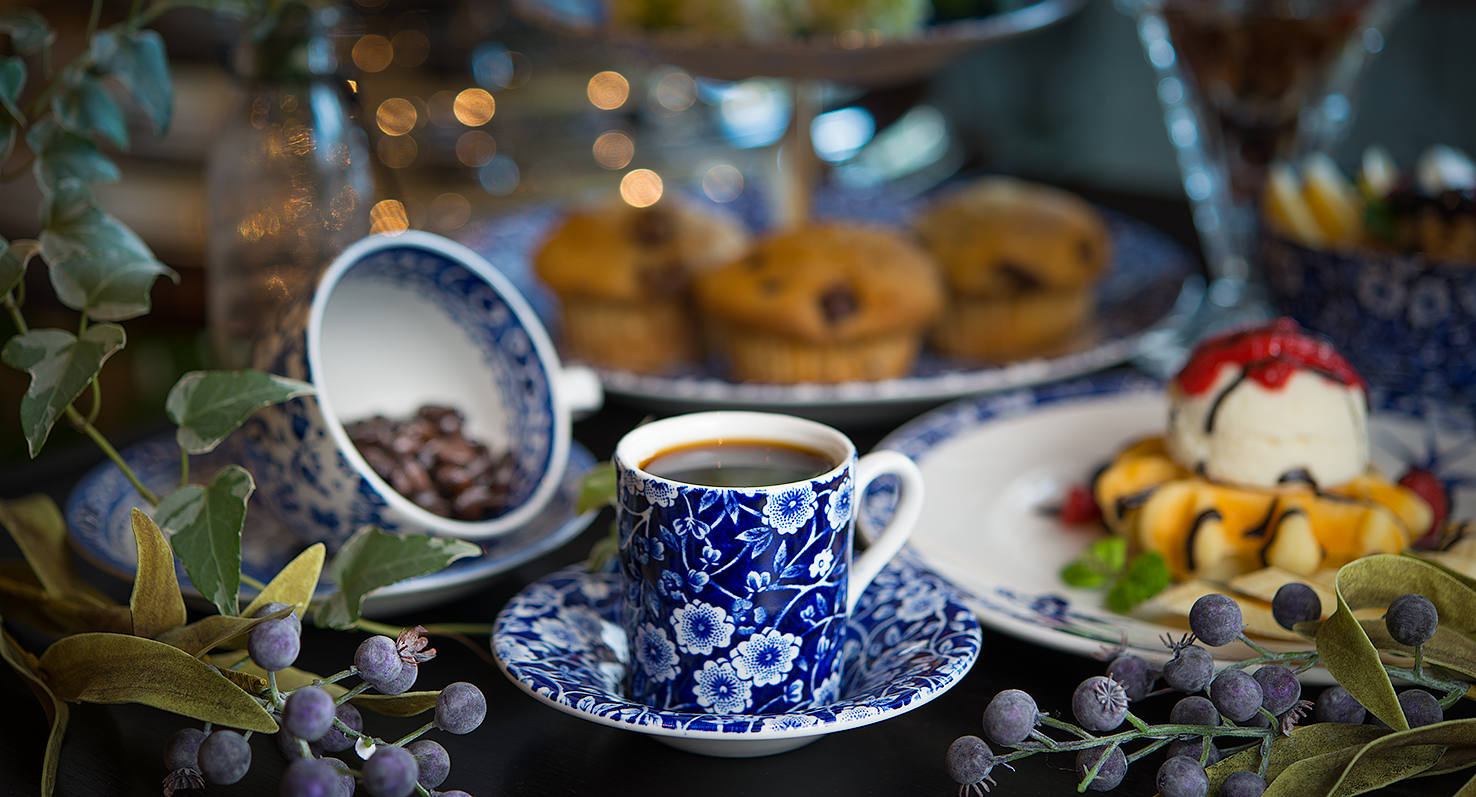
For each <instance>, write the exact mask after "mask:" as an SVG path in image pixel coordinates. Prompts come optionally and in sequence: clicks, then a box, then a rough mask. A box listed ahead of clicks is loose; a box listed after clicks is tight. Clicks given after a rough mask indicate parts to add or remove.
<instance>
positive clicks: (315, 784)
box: [278, 758, 352, 797]
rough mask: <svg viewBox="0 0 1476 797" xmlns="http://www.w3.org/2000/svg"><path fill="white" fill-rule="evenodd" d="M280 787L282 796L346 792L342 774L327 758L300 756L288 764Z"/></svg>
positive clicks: (333, 795)
mask: <svg viewBox="0 0 1476 797" xmlns="http://www.w3.org/2000/svg"><path fill="white" fill-rule="evenodd" d="M350 777H352V776H350ZM278 788H279V789H280V794H281V795H282V797H339V796H340V795H343V794H344V792H343V780H342V775H340V774H339V771H338V768H337V767H335V766H334V765H333V764H332V763H331V762H330V761H329V760H328V759H326V758H299V759H297V760H296V761H293V762H292V763H290V764H288V765H287V770H286V771H285V772H283V773H282V781H281V783H280V785H279V787H278Z"/></svg>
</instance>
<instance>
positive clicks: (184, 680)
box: [41, 634, 277, 733]
mask: <svg viewBox="0 0 1476 797" xmlns="http://www.w3.org/2000/svg"><path fill="white" fill-rule="evenodd" d="M41 672H42V673H44V674H45V675H46V679H47V683H48V684H50V686H51V688H52V689H53V690H55V691H56V694H57V696H58V697H61V698H62V699H63V700H73V701H79V702H84V703H140V704H142V705H145V706H153V707H154V708H161V709H164V710H165V711H172V712H174V713H175V714H182V715H184V716H186V717H192V718H194V719H197V720H203V721H205V722H213V723H215V724H217V725H223V726H225V727H228V728H241V729H243V730H248V731H257V732H259V733H276V732H277V723H276V722H274V721H273V720H272V715H271V714H269V713H267V710H266V709H265V708H262V706H261V704H260V703H257V702H256V700H254V699H253V698H252V697H251V696H250V695H248V694H246V693H245V692H243V691H242V690H241V688H240V687H238V686H236V685H235V684H234V683H232V682H231V681H230V680H228V679H227V678H226V677H225V676H223V675H221V674H220V673H219V672H217V671H216V669H215V668H214V667H212V666H210V665H209V664H206V663H205V662H203V661H200V660H199V659H197V658H195V657H194V656H191V655H190V654H188V653H185V652H184V651H182V650H180V649H179V648H176V647H174V646H172V645H166V644H164V643H163V642H156V641H154V640H152V639H144V638H143V637H137V636H128V635H127V634H76V635H74V636H69V637H64V638H62V639H59V640H57V641H56V642H54V643H53V644H52V645H51V647H49V648H47V649H46V652H45V653H43V654H42V655H41Z"/></svg>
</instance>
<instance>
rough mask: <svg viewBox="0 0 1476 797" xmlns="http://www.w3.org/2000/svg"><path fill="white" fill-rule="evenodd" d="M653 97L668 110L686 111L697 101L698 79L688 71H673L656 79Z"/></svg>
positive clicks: (652, 91) (652, 90)
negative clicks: (694, 78) (693, 77)
mask: <svg viewBox="0 0 1476 797" xmlns="http://www.w3.org/2000/svg"><path fill="white" fill-rule="evenodd" d="M651 99H653V100H655V102H656V104H657V105H660V106H661V107H662V108H665V109H666V110H668V111H685V110H687V109H688V108H691V107H692V104H693V103H695V102H697V81H695V80H693V79H692V76H691V75H688V74H687V73H686V72H671V73H669V74H667V75H666V76H665V77H663V78H661V79H660V80H658V81H656V86H655V87H654V88H653V89H651Z"/></svg>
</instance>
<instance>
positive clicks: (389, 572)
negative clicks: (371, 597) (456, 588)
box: [314, 526, 482, 628]
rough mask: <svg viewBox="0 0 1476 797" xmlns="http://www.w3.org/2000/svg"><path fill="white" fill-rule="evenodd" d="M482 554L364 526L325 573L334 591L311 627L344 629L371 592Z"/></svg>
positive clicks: (451, 542) (452, 542)
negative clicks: (334, 584) (331, 576)
mask: <svg viewBox="0 0 1476 797" xmlns="http://www.w3.org/2000/svg"><path fill="white" fill-rule="evenodd" d="M481 553H482V549H481V548H478V547H477V546H475V545H472V544H471V543H469V542H464V541H462V540H448V539H445V538H442V537H432V536H430V535H428V534H419V535H414V536H408V537H398V536H395V535H393V534H386V533H384V532H383V531H380V530H379V528H377V527H375V526H365V527H363V528H361V529H359V530H358V531H356V532H354V534H353V536H352V537H349V538H348V541H347V542H345V543H344V544H343V547H342V548H340V549H339V551H338V554H337V555H336V556H334V557H333V564H332V565H331V567H330V572H331V573H332V574H333V581H334V583H336V584H337V585H338V592H337V593H335V594H334V595H333V596H332V597H330V598H329V599H328V600H327V601H324V603H323V605H322V606H320V607H319V608H318V610H317V613H316V615H315V617H314V622H315V623H317V624H318V625H319V626H322V627H327V628H347V627H348V626H350V625H352V624H353V623H354V622H355V621H357V620H358V619H359V607H360V605H362V604H363V602H364V596H365V595H368V594H369V593H370V592H373V591H374V590H376V589H379V588H380V587H387V586H389V585H390V584H394V583H396V582H399V581H404V580H405V579H407V578H413V577H415V576H421V575H425V574H427V573H434V572H436V571H438V570H441V569H442V568H444V567H445V566H446V565H449V564H451V563H452V562H454V561H456V560H457V559H461V558H463V557H467V556H479V555H481Z"/></svg>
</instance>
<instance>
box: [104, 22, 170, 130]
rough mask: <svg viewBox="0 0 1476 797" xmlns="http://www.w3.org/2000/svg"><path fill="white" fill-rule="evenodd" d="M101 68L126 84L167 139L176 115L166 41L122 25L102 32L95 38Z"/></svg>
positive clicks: (136, 100)
mask: <svg viewBox="0 0 1476 797" xmlns="http://www.w3.org/2000/svg"><path fill="white" fill-rule="evenodd" d="M92 49H93V52H94V53H95V54H96V56H97V61H98V64H99V65H101V66H102V67H103V68H104V69H107V70H109V71H111V72H112V73H113V74H114V75H116V76H117V78H118V80H120V81H122V83H123V85H124V87H126V88H127V89H128V93H129V95H130V96H132V97H133V101H134V102H135V103H137V104H138V107H139V108H141V109H142V110H143V112H144V115H146V116H148V117H149V122H150V123H152V124H153V125H154V132H155V133H156V134H158V135H163V134H164V131H166V130H168V129H169V118H170V116H171V115H172V114H173V113H174V83H173V81H172V80H171V78H170V74H169V56H168V55H167V54H165V52H164V38H163V37H162V36H160V35H159V34H158V33H155V32H154V31H151V30H139V29H137V28H134V27H132V26H130V25H118V26H115V27H112V28H108V29H107V30H100V31H98V32H97V33H96V34H94V35H93V37H92Z"/></svg>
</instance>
